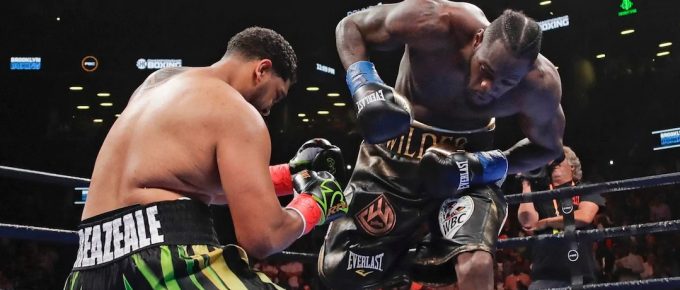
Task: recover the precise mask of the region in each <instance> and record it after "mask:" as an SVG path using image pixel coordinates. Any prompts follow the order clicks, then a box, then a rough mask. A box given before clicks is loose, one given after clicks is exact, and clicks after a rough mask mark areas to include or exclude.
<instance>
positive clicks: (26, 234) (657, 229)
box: [0, 219, 680, 259]
mask: <svg viewBox="0 0 680 290" xmlns="http://www.w3.org/2000/svg"><path fill="white" fill-rule="evenodd" d="M671 231H680V219H678V220H669V221H662V222H654V223H646V224H639V225H630V226H621V227H611V228H605V229H591V230H577V231H575V235H576V237H577V238H578V239H581V240H603V239H606V238H613V237H622V236H632V235H642V234H649V233H661V232H671ZM0 236H2V237H10V238H18V239H40V240H45V241H55V242H63V243H72V244H76V243H78V232H76V231H70V230H59V229H51V228H43V227H33V226H25V225H15V224H6V223H0ZM563 238H564V233H559V234H554V235H553V234H544V235H536V236H529V237H518V238H509V239H504V240H499V241H498V243H497V247H498V248H515V247H525V246H528V245H529V244H531V243H533V242H535V241H555V240H561V239H563ZM284 253H286V255H293V256H298V257H301V258H310V257H312V258H315V259H316V256H317V255H316V254H310V253H297V252H284Z"/></svg>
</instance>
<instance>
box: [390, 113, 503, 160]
mask: <svg viewBox="0 0 680 290" xmlns="http://www.w3.org/2000/svg"><path fill="white" fill-rule="evenodd" d="M495 129H496V120H495V118H491V120H489V123H488V124H487V125H486V126H484V127H481V128H477V129H472V130H449V129H443V128H438V127H434V126H430V125H427V124H424V123H421V122H418V121H415V120H414V121H413V122H412V123H411V127H410V128H409V130H408V131H407V132H405V133H404V134H402V135H401V136H397V137H396V138H394V139H391V140H388V141H387V142H385V143H382V144H379V145H378V146H380V147H382V148H384V149H385V150H387V151H389V152H391V153H393V154H396V155H398V156H401V157H408V158H415V159H420V158H422V156H423V153H424V152H425V150H426V149H427V148H429V147H430V146H433V145H435V144H449V145H452V146H453V147H454V148H456V149H461V150H466V151H482V150H489V149H491V148H492V147H493V132H494V130H495Z"/></svg>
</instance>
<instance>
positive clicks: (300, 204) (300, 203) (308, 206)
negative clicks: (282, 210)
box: [286, 194, 323, 238]
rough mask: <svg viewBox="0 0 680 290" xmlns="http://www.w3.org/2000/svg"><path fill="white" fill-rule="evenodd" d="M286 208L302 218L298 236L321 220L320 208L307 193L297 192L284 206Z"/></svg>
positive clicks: (305, 232)
mask: <svg viewBox="0 0 680 290" xmlns="http://www.w3.org/2000/svg"><path fill="white" fill-rule="evenodd" d="M286 209H290V210H293V211H295V212H297V213H298V214H299V215H300V217H301V218H302V223H303V224H304V227H303V228H302V233H301V234H300V236H299V237H301V236H304V235H306V234H307V233H309V232H311V231H312V229H313V228H314V227H315V226H316V225H317V224H318V223H319V221H320V220H321V215H322V214H323V213H322V212H321V208H320V207H319V204H318V203H317V202H316V201H315V200H314V198H313V197H312V196H311V195H309V194H298V195H296V196H295V198H293V200H291V201H290V203H289V204H288V205H287V206H286ZM299 237H298V238H299Z"/></svg>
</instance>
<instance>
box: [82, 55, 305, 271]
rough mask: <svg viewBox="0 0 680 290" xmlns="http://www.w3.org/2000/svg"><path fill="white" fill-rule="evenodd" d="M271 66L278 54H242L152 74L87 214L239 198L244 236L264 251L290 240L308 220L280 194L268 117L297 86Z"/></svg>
mask: <svg viewBox="0 0 680 290" xmlns="http://www.w3.org/2000/svg"><path fill="white" fill-rule="evenodd" d="M271 71H272V70H271V61H269V60H259V61H257V60H255V61H249V60H243V59H239V58H237V57H236V58H229V59H223V60H221V61H219V62H217V63H216V64H214V65H212V66H210V67H201V68H166V69H162V70H160V71H157V72H155V73H153V74H151V75H150V76H149V77H148V78H147V79H146V81H145V82H144V83H143V84H142V85H141V86H140V87H139V88H138V89H137V90H136V91H135V92H134V94H133V95H132V97H131V98H130V101H129V103H128V105H127V107H126V108H125V110H124V111H123V112H122V114H121V115H120V117H119V118H118V119H117V120H116V122H115V123H114V124H113V126H112V128H111V130H110V131H109V133H108V135H107V137H106V139H105V140H104V143H103V145H102V147H101V150H100V152H99V155H98V156H97V160H96V163H95V166H94V171H93V173H92V182H91V185H90V191H89V195H88V199H87V202H86V203H85V208H84V210H83V214H82V218H83V219H86V218H89V217H92V216H95V215H98V214H101V213H105V212H108V211H111V210H114V209H118V208H121V207H125V206H130V205H135V204H148V203H151V202H156V201H163V200H175V199H178V198H182V197H188V198H191V199H197V200H200V201H203V202H204V203H206V204H225V203H228V204H231V205H235V206H232V207H230V209H231V215H232V220H233V222H234V227H235V231H236V237H237V239H238V242H239V244H240V245H241V246H242V247H243V248H244V249H246V251H248V253H249V254H251V255H253V256H255V257H258V258H260V257H265V256H267V255H269V254H271V253H274V252H277V251H280V250H282V249H283V248H285V247H287V246H288V245H290V243H292V242H293V241H294V240H295V239H296V238H297V237H298V235H299V233H300V231H301V229H302V226H303V225H302V222H301V220H300V218H299V217H298V216H297V215H296V214H295V213H292V212H291V211H288V210H284V209H283V208H281V206H280V203H279V201H278V199H277V198H276V195H275V193H274V188H273V184H272V181H271V177H270V175H269V171H268V165H269V161H270V160H269V159H270V154H271V145H270V138H269V133H268V131H267V127H266V125H265V123H264V120H263V119H262V116H261V114H266V113H268V111H269V109H270V108H271V106H272V105H273V104H274V103H275V102H276V101H278V100H279V99H281V98H282V97H283V96H285V94H286V93H287V90H288V88H289V86H290V83H289V82H287V81H284V80H283V79H281V78H280V77H278V76H276V75H275V74H273V73H272V72H271ZM260 72H261V73H260ZM259 83H265V85H257V84H259ZM237 89H238V90H237ZM239 92H241V93H239ZM244 96H250V97H244ZM247 98H249V99H247ZM254 213H263V214H266V216H265V217H262V218H260V217H256V218H253V215H254ZM262 233H267V234H266V235H262Z"/></svg>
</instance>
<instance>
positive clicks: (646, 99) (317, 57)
mask: <svg viewBox="0 0 680 290" xmlns="http://www.w3.org/2000/svg"><path fill="white" fill-rule="evenodd" d="M391 2H395V1H383V2H381V3H391ZM541 2H542V1H538V0H531V1H527V0H521V1H519V0H514V1H510V0H506V1H491V0H487V1H471V3H473V4H476V5H478V6H479V7H480V8H482V10H483V11H484V12H485V13H486V15H487V17H488V18H489V19H490V20H492V19H494V18H495V17H496V16H498V15H499V14H500V13H501V12H502V11H503V10H504V9H506V8H512V9H518V10H522V11H524V12H525V13H527V14H528V15H529V16H531V17H533V18H535V19H536V20H538V21H543V20H550V19H553V18H558V17H563V16H568V21H566V22H565V21H564V18H561V20H554V21H552V22H551V23H552V25H550V26H551V28H552V29H550V30H547V31H545V33H544V38H543V46H542V47H543V48H542V54H543V55H545V56H546V57H547V58H548V59H550V60H551V61H552V62H553V63H554V64H555V65H556V66H558V67H559V72H560V75H561V78H562V88H563V97H562V106H563V108H564V110H565V114H566V118H567V127H566V133H565V136H564V143H565V144H566V145H568V146H571V147H572V148H574V150H575V151H576V152H577V154H578V155H579V156H580V158H581V162H582V163H583V165H584V175H585V179H586V180H589V181H593V182H597V181H607V180H616V179H623V178H630V177H636V176H645V175H652V174H661V173H668V172H677V171H680V158H678V157H680V156H679V153H680V148H675V149H673V148H671V149H665V150H653V149H654V148H655V147H659V146H660V140H659V135H658V134H652V132H653V131H658V130H663V129H672V128H677V127H680V113H679V111H680V102H679V99H680V94H679V93H678V88H677V87H678V84H680V62H679V58H678V53H679V52H678V51H677V47H678V46H680V21H679V19H680V17H678V13H680V1H677V0H644V1H643V0H632V2H630V1H622V0H597V1H586V0H572V1H566V0H553V1H551V3H548V4H546V3H543V5H541V4H542V3H541ZM548 2H550V1H548ZM378 4H380V3H379V2H378V1H356V0H352V1H346V0H342V1H203V2H197V1H75V0H55V1H36V0H28V1H19V0H10V1H8V2H5V3H3V6H4V7H3V9H2V10H1V11H0V60H2V62H4V63H5V64H4V65H3V66H4V67H3V68H2V69H0V148H1V149H0V165H4V166H12V167H21V168H27V169H33V170H41V171H47V172H54V173H59V174H65V175H72V176H79V177H85V178H89V175H90V173H91V170H92V167H93V164H94V160H95V157H96V154H97V151H98V149H99V146H100V145H101V143H102V141H103V139H104V137H105V136H106V133H107V132H108V129H109V128H110V127H111V125H112V124H113V122H114V121H115V119H116V114H118V113H120V112H121V111H122V109H123V108H124V106H125V105H126V103H127V100H128V98H129V96H130V94H131V93H132V92H133V91H134V90H135V88H136V87H137V86H138V85H139V84H140V83H141V82H142V81H143V80H144V78H145V77H146V76H148V75H149V74H150V73H151V72H153V71H154V69H149V68H148V64H149V63H153V60H160V61H159V62H158V63H173V62H174V63H177V60H181V65H182V66H206V65H210V64H211V63H212V62H214V61H216V60H218V59H219V58H220V57H221V56H222V55H223V53H224V51H225V49H226V44H227V41H228V39H229V37H231V36H232V35H234V34H235V33H237V32H238V31H240V30H242V29H244V28H246V27H248V26H255V25H257V26H263V27H268V28H272V29H274V30H276V31H277V32H279V33H281V34H282V35H284V37H286V38H287V39H288V40H289V41H290V42H291V44H292V45H293V47H294V49H295V50H296V52H297V54H298V57H299V59H300V72H299V82H298V83H297V84H296V85H295V86H294V87H293V88H292V89H291V91H290V93H289V96H288V98H287V99H286V100H285V101H283V102H282V104H281V105H278V106H276V107H275V108H274V110H273V112H272V114H271V116H269V117H266V118H265V120H266V122H267V124H268V126H269V131H270V134H271V136H272V160H271V163H272V164H276V163H282V162H286V161H287V160H288V159H289V158H290V157H291V156H292V155H293V154H294V152H295V150H296V149H297V148H298V146H299V145H300V144H301V143H303V142H304V141H305V140H307V139H309V138H312V137H324V138H327V139H329V140H330V141H331V142H332V143H334V144H337V145H338V146H340V147H341V148H342V150H343V153H344V156H345V159H346V160H347V164H350V165H353V164H354V161H355V160H356V155H357V149H358V144H359V143H360V141H361V140H360V136H359V135H358V132H357V131H356V126H355V118H354V109H353V107H352V105H351V103H348V102H349V101H350V97H349V96H348V92H347V88H346V85H345V82H344V69H343V68H342V66H341V65H340V61H339V58H338V56H337V52H336V50H335V41H334V29H335V25H336V24H337V22H338V21H339V20H340V19H341V18H342V17H344V16H345V15H347V14H348V13H352V12H353V11H357V10H360V9H364V8H366V7H368V6H372V5H378ZM624 4H625V5H624ZM631 5H632V6H631ZM633 10H635V11H636V13H633V12H632V11H633ZM620 14H628V15H623V16H619V15H620ZM558 26H561V27H558ZM628 29H633V30H634V32H632V33H629V34H622V31H624V30H628ZM667 42H670V43H672V44H671V45H668V46H660V45H661V44H662V43H667ZM665 52H667V53H665ZM602 55H604V56H603V57H602ZM88 56H89V57H94V58H96V69H94V70H93V71H89V70H92V69H93V68H94V67H93V65H92V64H91V63H86V62H88V61H91V59H86V57H88ZM372 56H373V61H374V62H375V63H376V65H377V68H378V71H379V72H380V74H381V76H382V77H383V79H385V80H386V82H387V83H388V84H392V83H393V81H394V79H395V77H396V69H397V64H398V60H399V58H400V56H401V51H395V52H390V53H386V52H374V54H372ZM26 58H40V60H39V69H37V70H32V69H29V70H27V69H26V68H29V67H32V68H35V67H36V66H37V65H36V63H37V60H36V59H32V60H31V59H26ZM141 59H143V60H145V61H140V60H141ZM164 60H166V61H164ZM167 60H170V61H167ZM26 61H28V62H29V64H25V63H24V64H20V63H21V62H26ZM144 63H146V67H145V66H144ZM84 64H85V65H84ZM19 68H21V69H19ZM330 72H334V73H330ZM73 87H81V88H82V89H81V90H73V89H74V88H73ZM309 87H317V88H318V91H309V90H308V88H309ZM106 93H108V96H107V95H106ZM331 93H337V94H338V96H335V97H333V94H331ZM328 94H331V96H329V95H328ZM102 103H108V104H105V105H102ZM340 104H344V106H340ZM79 106H81V108H83V107H82V106H89V108H88V109H79V108H78V107H79ZM319 111H326V112H327V114H323V113H322V114H320V113H319ZM299 114H305V116H304V117H299ZM496 136H497V137H496V140H497V141H496V142H497V145H498V147H499V148H507V147H509V146H511V145H512V144H514V142H516V141H517V140H519V138H521V137H522V135H521V132H520V131H519V129H518V126H517V124H516V120H515V119H514V118H503V119H499V120H498V128H497V135H496ZM348 171H351V168H348ZM506 187H507V188H508V191H510V192H509V193H517V192H518V189H517V188H516V187H513V185H512V182H510V184H509V185H507V186H506ZM0 189H1V190H0V222H2V223H15V224H26V225H35V226H46V227H52V228H61V229H74V228H75V227H76V225H77V223H78V220H79V217H80V213H81V210H82V205H78V204H74V201H76V200H77V199H78V198H79V197H80V192H79V191H77V190H75V189H74V188H69V187H60V186H54V185H46V184H39V183H33V182H26V181H18V180H14V179H8V178H0ZM677 189H678V188H677V187H672V188H670V189H665V190H662V191H664V192H670V191H675V192H671V193H678V192H677ZM677 200H678V198H677V197H673V196H672V195H671V194H669V195H668V199H667V200H666V203H668V204H670V205H671V206H674V208H677V203H674V202H673V201H677ZM281 201H282V203H285V202H287V200H286V198H282V199H281ZM608 202H609V200H608ZM213 210H214V214H215V216H216V217H217V218H216V224H217V226H218V228H224V227H227V226H228V224H229V223H228V222H227V219H226V218H222V217H225V216H227V215H228V211H227V209H226V208H225V207H213ZM624 212H625V211H624ZM677 212H678V210H675V212H674V216H675V217H677ZM510 213H511V214H510V216H511V217H512V216H513V214H514V213H516V211H514V212H513V211H512V210H511V212H510ZM624 214H625V213H624ZM256 218H266V217H256ZM643 221H644V220H643ZM322 236H323V230H319V231H316V232H315V233H314V234H312V235H311V236H309V237H306V238H304V239H302V240H300V241H299V242H296V244H294V245H293V246H292V247H291V249H292V250H298V251H304V252H316V251H317V250H318V245H319V244H320V239H321V237H322ZM673 237H674V238H677V236H673ZM675 245H677V243H676V244H675ZM673 249H674V250H675V246H673ZM40 251H48V252H49V253H54V256H55V257H56V258H54V259H52V260H51V261H52V262H51V264H49V265H51V266H50V267H45V268H49V269H51V270H50V271H47V270H46V273H44V274H41V275H42V276H40V275H38V276H37V277H36V276H35V275H33V276H32V277H31V278H26V277H25V276H22V275H24V274H22V273H23V272H22V271H24V270H25V269H24V268H22V267H31V266H28V265H25V264H27V262H26V261H23V260H22V259H24V260H25V259H28V258H26V257H27V256H30V255H34V254H31V253H33V252H37V253H41V252H40ZM75 251H76V248H75V247H74V246H71V245H59V244H49V243H34V242H30V243H29V242H24V241H19V240H10V239H6V238H0V273H2V275H0V288H2V286H1V285H2V284H1V283H2V281H3V279H10V280H12V279H13V280H12V281H13V282H12V283H14V284H15V286H14V287H15V289H52V288H59V286H60V284H61V283H62V282H63V279H64V278H65V277H66V273H67V272H68V271H69V269H70V266H71V264H72V262H73V258H75ZM27 253H28V254H27ZM50 255H52V254H50ZM39 256H46V254H45V255H42V254H40V255H39ZM313 270H314V269H313V268H312V269H310V270H309V271H313ZM306 271H307V269H306ZM22 277H23V278H22ZM21 279H23V280H21ZM40 279H45V280H40ZM17 280H21V281H23V282H21V283H23V284H20V285H19V286H16V281H17ZM36 281H38V282H36ZM315 287H318V286H315ZM10 289H11V288H10Z"/></svg>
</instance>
